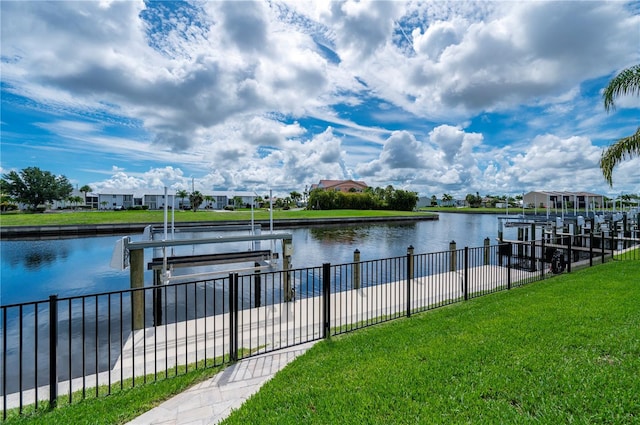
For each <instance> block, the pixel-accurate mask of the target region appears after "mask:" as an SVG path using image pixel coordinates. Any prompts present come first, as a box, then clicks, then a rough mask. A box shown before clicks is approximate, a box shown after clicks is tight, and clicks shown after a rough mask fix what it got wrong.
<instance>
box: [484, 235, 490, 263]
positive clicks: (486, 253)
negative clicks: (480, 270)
mask: <svg viewBox="0 0 640 425" xmlns="http://www.w3.org/2000/svg"><path fill="white" fill-rule="evenodd" d="M490 254H491V239H489V238H484V265H485V266H488V265H489V258H490Z"/></svg>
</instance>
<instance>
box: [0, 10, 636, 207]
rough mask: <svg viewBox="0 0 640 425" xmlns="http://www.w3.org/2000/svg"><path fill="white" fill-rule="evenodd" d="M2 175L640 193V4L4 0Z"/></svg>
mask: <svg viewBox="0 0 640 425" xmlns="http://www.w3.org/2000/svg"><path fill="white" fill-rule="evenodd" d="M0 9H1V10H0V12H1V19H2V22H1V23H2V28H1V36H2V37H1V59H2V62H1V67H2V68H1V89H2V111H1V113H2V116H1V132H2V133H1V138H2V140H1V143H2V144H1V151H0V154H1V157H0V168H1V170H0V171H1V172H2V173H6V172H9V171H11V170H20V169H22V168H25V167H30V166H37V167H40V168H41V169H44V170H48V171H51V172H53V173H55V174H64V175H65V176H67V178H69V179H70V181H72V182H73V183H74V185H78V186H82V185H85V184H89V185H90V186H91V187H92V188H93V189H94V190H95V191H97V192H100V191H111V190H113V189H116V190H123V191H135V192H144V191H151V190H153V191H159V190H161V189H162V188H163V187H164V186H167V187H169V188H170V189H172V190H179V189H187V190H190V189H191V185H192V183H193V184H194V186H195V188H196V189H197V190H201V191H204V192H210V191H212V190H252V191H257V192H259V193H260V192H264V193H267V191H268V190H269V189H273V191H274V193H276V194H286V193H288V192H290V191H293V190H296V191H298V192H302V191H304V189H305V187H306V186H310V185H311V184H313V183H317V182H318V181H319V180H320V179H355V180H364V181H365V182H366V183H368V184H369V185H370V186H383V187H384V186H387V185H389V184H391V185H393V186H394V187H396V188H404V189H408V190H413V191H416V192H418V193H419V194H420V195H422V196H431V195H436V196H437V197H441V196H442V195H443V194H444V193H448V194H452V195H454V196H461V197H464V195H465V194H467V193H475V192H480V193H481V194H483V195H484V194H519V193H522V192H528V191H530V190H570V191H593V192H598V193H606V194H619V193H621V192H624V193H640V159H638V158H635V159H632V160H629V161H626V162H624V163H623V164H621V165H620V166H619V167H617V168H616V170H615V172H614V175H613V179H614V186H613V188H609V187H608V186H607V185H606V184H605V182H604V179H603V178H602V174H601V172H600V170H599V167H598V160H599V158H600V155H601V152H602V150H603V148H604V147H606V146H607V145H609V144H610V143H611V142H612V141H615V140H616V139H618V138H620V137H624V136H627V135H630V134H632V133H633V132H634V131H635V129H636V128H637V126H638V122H639V121H640V120H639V119H638V118H639V116H640V101H639V99H638V97H625V98H621V99H619V101H618V103H617V109H616V110H615V111H613V112H611V113H606V112H605V111H604V108H603V106H602V95H601V91H602V89H603V87H604V86H606V84H607V82H608V81H609V80H610V79H611V78H612V77H613V76H614V75H615V74H616V73H617V72H619V71H620V70H622V69H624V68H625V67H628V66H630V65H633V64H636V63H639V62H640V48H639V47H638V46H640V6H639V3H638V2H619V1H611V2H599V1H589V2H572V1H564V2H544V1H539V2H486V1H482V2H458V1H454V2H402V1H395V2H391V1H360V2H355V1H345V2H324V1H322V2H321V1H268V2H248V1H215V2H193V3H185V2H139V1H124V2H115V1H91V2H90V1H77V2H71V1H55V2H53V1H51V2H37V1H2V2H0Z"/></svg>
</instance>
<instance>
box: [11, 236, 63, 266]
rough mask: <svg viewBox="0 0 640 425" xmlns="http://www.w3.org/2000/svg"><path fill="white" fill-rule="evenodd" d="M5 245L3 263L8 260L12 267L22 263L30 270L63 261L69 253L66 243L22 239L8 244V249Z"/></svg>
mask: <svg viewBox="0 0 640 425" xmlns="http://www.w3.org/2000/svg"><path fill="white" fill-rule="evenodd" d="M5 244H6V243H5ZM4 247H5V246H4V245H3V249H2V257H3V260H2V261H3V263H4V262H5V261H6V262H7V263H8V264H9V265H10V266H11V267H19V266H21V265H22V266H24V268H26V269H28V270H39V269H41V268H42V267H45V266H48V265H50V264H53V263H55V262H57V261H63V260H65V259H66V258H67V257H68V255H69V249H68V247H67V246H66V245H65V244H51V243H49V241H20V242H15V243H13V244H11V245H8V246H7V248H8V249H4ZM9 247H10V248H9Z"/></svg>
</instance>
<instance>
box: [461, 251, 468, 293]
mask: <svg viewBox="0 0 640 425" xmlns="http://www.w3.org/2000/svg"><path fill="white" fill-rule="evenodd" d="M462 291H463V293H464V300H465V301H467V300H468V299H469V247H468V246H465V247H464V281H463V282H462Z"/></svg>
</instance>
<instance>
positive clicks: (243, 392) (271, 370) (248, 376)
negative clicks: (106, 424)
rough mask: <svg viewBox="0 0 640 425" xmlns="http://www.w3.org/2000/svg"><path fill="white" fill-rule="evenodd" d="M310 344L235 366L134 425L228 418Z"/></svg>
mask: <svg viewBox="0 0 640 425" xmlns="http://www.w3.org/2000/svg"><path fill="white" fill-rule="evenodd" d="M315 342H316V341H313V342H308V343H305V344H302V345H298V346H295V347H290V348H287V349H283V350H278V351H275V352H272V353H267V354H262V355H259V356H256V357H250V358H247V359H244V360H241V361H239V362H238V363H235V364H233V365H231V366H229V367H227V368H226V369H224V370H223V371H222V372H220V373H219V374H217V375H216V376H214V377H213V378H211V379H208V380H206V381H204V382H201V383H200V384H197V385H195V386H193V387H191V388H190V389H188V390H186V391H184V392H182V393H180V394H178V395H177V396H175V397H173V398H172V399H170V400H167V401H165V402H164V403H162V404H161V405H160V406H158V407H156V408H154V409H152V410H150V411H148V412H147V413H144V414H142V415H141V416H139V417H137V418H136V419H134V420H133V421H131V422H129V424H131V425H152V424H153V425H208V424H217V423H219V422H220V421H222V420H223V419H225V418H226V417H227V416H229V414H230V413H231V411H232V410H235V409H238V408H239V407H240V406H241V405H242V403H244V401H245V400H247V399H248V398H249V397H250V396H251V395H253V394H255V393H256V392H258V390H259V389H260V387H261V386H262V385H263V384H264V383H265V382H267V381H268V380H269V379H271V378H272V377H273V376H274V375H275V374H276V372H278V371H279V370H281V369H282V368H284V367H285V366H286V365H287V364H288V363H289V362H291V361H293V360H294V359H295V358H296V357H298V356H299V355H301V354H303V353H304V352H305V351H307V350H308V349H309V348H311V347H312V346H313V344H315Z"/></svg>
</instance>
